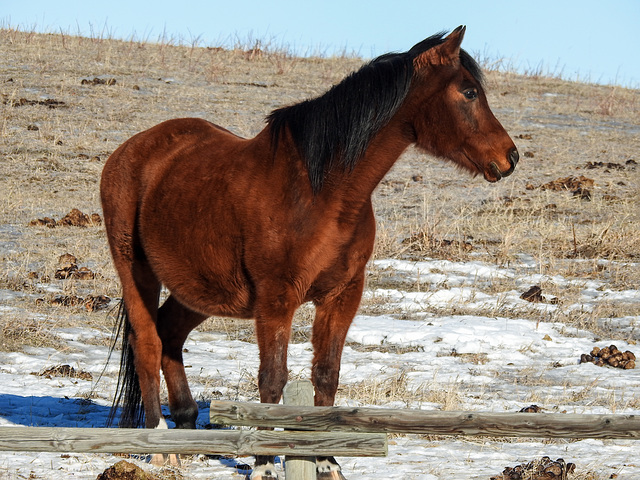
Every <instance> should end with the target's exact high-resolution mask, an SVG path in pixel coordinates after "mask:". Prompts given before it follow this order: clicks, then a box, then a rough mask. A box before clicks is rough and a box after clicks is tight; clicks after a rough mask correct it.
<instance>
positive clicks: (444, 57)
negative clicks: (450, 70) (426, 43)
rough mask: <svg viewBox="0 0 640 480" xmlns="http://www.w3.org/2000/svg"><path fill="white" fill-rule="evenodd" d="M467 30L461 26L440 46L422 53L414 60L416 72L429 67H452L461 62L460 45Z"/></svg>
mask: <svg viewBox="0 0 640 480" xmlns="http://www.w3.org/2000/svg"><path fill="white" fill-rule="evenodd" d="M466 29H467V27H465V26H464V25H460V26H459V27H458V28H456V29H455V30H454V31H453V32H451V33H450V34H449V35H447V37H446V38H445V39H444V42H442V43H441V44H440V45H437V46H435V47H433V48H430V49H429V50H426V51H425V52H422V53H421V54H420V55H418V56H417V57H416V58H415V59H414V60H413V65H414V66H415V68H416V70H418V69H420V68H423V67H425V66H427V65H452V64H455V63H457V62H459V61H460V45H461V44H462V39H463V38H464V32H465V30H466Z"/></svg>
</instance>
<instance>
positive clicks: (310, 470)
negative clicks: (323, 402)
mask: <svg viewBox="0 0 640 480" xmlns="http://www.w3.org/2000/svg"><path fill="white" fill-rule="evenodd" d="M282 400H283V403H284V404H285V405H298V406H313V385H311V382H309V381H306V380H295V381H292V382H289V383H287V385H286V386H285V387H284V391H283V392H282ZM284 470H285V476H286V480H316V459H315V457H297V456H292V455H287V456H286V457H285V460H284Z"/></svg>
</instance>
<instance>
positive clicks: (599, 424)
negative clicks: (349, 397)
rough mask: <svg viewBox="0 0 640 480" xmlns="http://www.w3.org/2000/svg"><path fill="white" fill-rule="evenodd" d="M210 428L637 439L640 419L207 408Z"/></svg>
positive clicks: (252, 406) (235, 405) (227, 404)
mask: <svg viewBox="0 0 640 480" xmlns="http://www.w3.org/2000/svg"><path fill="white" fill-rule="evenodd" d="M210 408H211V413H210V414H211V422H212V423H217V424H223V425H253V426H256V427H283V428H292V429H297V430H314V431H317V432H320V431H334V432H339V431H340V432H385V433H413V434H431V435H477V436H480V435H486V436H494V437H545V438H546V437H555V438H559V437H560V438H611V439H613V438H626V439H640V415H593V414H561V413H553V414H551V413H481V412H453V411H452V412H439V411H438V412H436V411H424V410H410V409H401V410H396V409H388V408H359V407H358V408H352V407H300V406H298V407H291V406H286V405H266V404H250V403H237V402H222V401H214V402H212V403H211V407H210Z"/></svg>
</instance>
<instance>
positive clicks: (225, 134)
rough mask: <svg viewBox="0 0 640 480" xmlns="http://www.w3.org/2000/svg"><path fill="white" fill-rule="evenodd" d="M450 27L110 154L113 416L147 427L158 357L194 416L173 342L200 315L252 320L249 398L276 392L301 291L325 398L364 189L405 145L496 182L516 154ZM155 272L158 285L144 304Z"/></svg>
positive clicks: (256, 474) (331, 473)
mask: <svg viewBox="0 0 640 480" xmlns="http://www.w3.org/2000/svg"><path fill="white" fill-rule="evenodd" d="M464 31H465V29H464V27H459V28H457V29H456V30H455V31H453V32H452V33H451V34H449V35H448V36H446V37H445V35H444V34H442V33H441V34H438V35H434V36H432V37H430V38H427V39H426V40H424V41H422V42H420V43H419V44H417V45H416V46H414V47H413V48H412V49H411V50H409V51H408V52H405V53H399V54H387V55H383V56H381V57H379V58H377V59H375V60H373V61H372V62H370V63H369V64H367V65H365V66H364V67H362V68H361V69H360V70H359V71H357V72H355V73H353V74H351V75H350V76H348V77H347V78H346V79H345V80H343V81H342V82H341V83H339V84H338V85H336V86H334V87H333V88H331V89H330V90H329V91H328V92H327V93H325V94H324V95H322V96H320V97H318V98H316V99H313V100H307V101H304V102H302V103H298V104H296V105H293V106H289V107H285V108H281V109H279V110H276V111H274V112H272V113H271V114H270V115H269V117H268V119H267V126H266V127H265V129H264V130H263V131H262V132H260V133H259V134H258V135H257V136H256V137H255V138H253V139H250V140H248V139H243V138H240V137H238V136H236V135H234V134H233V133H231V132H229V131H228V130H225V129H224V128H221V127H219V126H217V125H214V124H212V123H209V122H207V121H205V120H201V119H193V118H190V119H177V120H170V121H167V122H164V123H161V124H160V125H157V126H155V127H153V128H151V129H149V130H147V131H145V132H142V133H139V134H137V135H135V136H134V137H132V138H131V139H129V140H128V141H126V142H125V143H124V144H123V145H122V146H120V147H119V148H118V149H117V150H116V151H115V152H114V153H113V155H111V157H110V158H109V160H108V162H107V163H106V165H105V167H104V172H103V174H102V183H101V196H102V204H103V208H104V218H105V223H106V229H107V236H108V239H109V244H110V247H111V253H112V255H113V261H114V263H115V267H116V269H117V271H118V274H119V276H120V279H121V282H122V288H123V304H124V309H123V315H122V319H123V321H124V334H123V335H122V336H123V350H122V355H123V357H122V362H121V379H120V382H119V386H118V390H119V396H121V397H124V409H123V413H122V416H121V419H120V425H121V426H122V425H124V426H133V425H136V423H137V422H138V421H141V419H142V416H143V415H144V417H145V424H146V427H147V428H157V427H166V423H165V421H164V419H163V416H162V412H161V405H160V393H159V391H160V370H161V369H162V371H163V373H164V377H165V379H166V384H167V389H168V393H169V406H170V409H171V418H172V420H173V421H174V422H175V424H176V426H177V427H178V428H195V421H196V416H197V413H198V407H197V405H196V403H195V402H194V400H193V398H192V396H191V393H190V391H189V387H188V384H187V377H186V375H185V370H184V365H183V361H182V347H183V344H184V342H185V339H186V338H187V335H188V334H189V332H191V330H192V329H193V328H195V327H196V326H197V325H199V324H200V323H201V322H202V321H204V320H205V319H206V318H207V317H208V316H211V315H219V316H230V317H239V318H247V319H248V318H253V319H255V325H256V336H257V342H258V346H259V350H260V367H259V374H258V386H259V390H260V400H261V402H266V403H277V402H278V401H279V400H280V397H281V394H282V389H283V387H284V385H285V383H286V381H287V374H288V373H287V348H288V342H289V335H290V329H291V321H292V318H293V314H294V312H295V311H296V309H297V308H298V307H299V306H300V305H301V304H302V303H304V302H313V304H314V305H315V308H316V314H315V321H314V324H313V333H312V343H313V349H314V356H313V363H312V374H311V375H312V381H313V384H314V387H315V404H316V405H333V401H334V396H335V394H336V389H337V386H338V374H339V371H340V358H341V355H342V349H343V345H344V341H345V337H346V334H347V330H348V329H349V326H350V324H351V321H352V319H353V317H354V315H355V314H356V310H357V309H358V305H359V303H360V298H361V295H362V290H363V284H364V275H365V266H366V263H367V260H368V259H369V257H370V255H371V252H372V249H373V242H374V236H375V220H374V215H373V209H372V205H371V194H372V192H373V190H374V189H375V188H376V186H377V185H378V183H379V182H380V181H381V180H382V178H383V177H384V175H385V174H386V173H387V172H388V171H389V169H390V168H391V166H392V165H393V163H394V162H395V161H396V160H397V159H398V157H399V156H400V154H401V153H402V152H403V151H404V150H405V149H406V148H407V147H408V146H409V145H411V144H417V145H418V146H419V147H420V148H422V149H423V150H424V151H426V152H428V153H430V154H432V155H435V156H438V157H441V158H444V159H447V160H450V161H452V162H454V163H455V164H456V165H458V166H459V167H462V168H463V169H465V170H468V171H469V172H471V173H472V174H474V175H477V174H482V175H483V176H484V178H485V179H486V180H488V181H490V182H495V181H498V180H500V179H501V178H502V177H506V176H507V175H509V174H511V172H513V170H514V167H515V166H516V163H517V161H518V152H517V150H516V148H515V145H514V144H513V142H512V141H511V139H510V138H509V136H508V135H507V133H506V132H505V130H504V129H503V127H502V126H501V125H500V123H499V122H498V121H497V120H496V118H495V117H494V116H493V114H492V112H491V110H490V109H489V106H488V104H487V99H486V96H485V92H484V90H483V82H482V74H481V71H480V68H479V67H478V65H477V63H476V62H475V61H474V60H473V59H472V58H471V57H470V56H469V55H468V54H467V53H466V52H465V51H464V50H462V49H461V48H460V44H461V42H462V38H463V35H464ZM161 285H164V286H165V287H166V288H167V289H168V290H169V292H170V293H171V295H170V296H169V297H168V298H167V300H166V301H165V302H164V303H163V305H162V306H161V307H160V308H158V303H159V295H160V288H161ZM134 366H135V369H134ZM136 394H137V396H136ZM116 397H117V398H116V401H118V395H116ZM120 400H122V398H120ZM140 402H142V404H143V405H144V412H143V413H141V409H140ZM272 462H273V458H272V457H270V458H269V457H257V458H256V468H254V471H253V474H252V477H251V478H252V479H253V480H255V479H262V480H265V479H274V478H276V477H277V475H276V473H275V469H274V468H273V463H272ZM317 467H318V472H319V477H318V478H334V479H336V478H343V477H342V474H341V473H340V470H339V467H338V465H337V463H335V460H333V459H332V458H329V459H327V458H323V459H318V461H317Z"/></svg>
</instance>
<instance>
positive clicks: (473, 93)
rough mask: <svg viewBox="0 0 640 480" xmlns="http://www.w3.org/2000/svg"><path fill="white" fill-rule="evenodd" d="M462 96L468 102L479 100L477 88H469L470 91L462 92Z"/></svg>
mask: <svg viewBox="0 0 640 480" xmlns="http://www.w3.org/2000/svg"><path fill="white" fill-rule="evenodd" d="M462 94H463V95H464V96H465V98H466V99H467V100H474V99H476V98H478V91H477V90H476V89H475V88H469V89H468V90H465V91H464V92H462Z"/></svg>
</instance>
